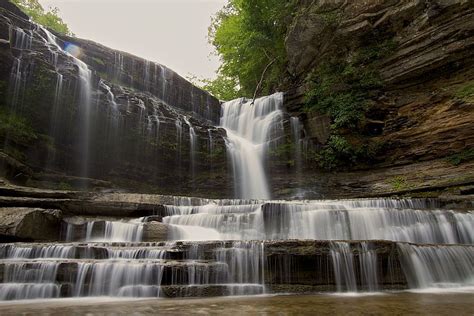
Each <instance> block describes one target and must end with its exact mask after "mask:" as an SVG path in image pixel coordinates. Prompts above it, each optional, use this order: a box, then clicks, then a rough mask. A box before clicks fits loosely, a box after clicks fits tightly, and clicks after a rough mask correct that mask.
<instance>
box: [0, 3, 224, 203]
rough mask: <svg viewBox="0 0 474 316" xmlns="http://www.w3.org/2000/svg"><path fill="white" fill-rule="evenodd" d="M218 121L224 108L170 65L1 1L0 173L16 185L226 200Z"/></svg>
mask: <svg viewBox="0 0 474 316" xmlns="http://www.w3.org/2000/svg"><path fill="white" fill-rule="evenodd" d="M66 52H67V53H66ZM74 56H75V57H74ZM219 116H220V102H219V100H217V99H216V98H214V97H212V96H211V95H210V94H208V93H207V92H205V91H203V90H201V89H199V88H197V87H195V86H193V85H192V84H191V83H189V82H188V81H186V80H185V79H183V78H182V77H180V76H179V75H178V74H176V73H175V72H173V71H172V70H170V69H168V68H166V67H165V66H163V65H160V64H157V63H154V62H150V61H147V60H144V59H141V58H138V57H136V56H133V55H130V54H127V53H123V52H119V51H116V50H113V49H110V48H107V47H104V46H102V45H99V44H96V43H94V42H91V41H86V40H81V39H77V38H71V37H66V36H60V35H58V34H56V35H54V34H50V33H48V31H46V30H45V29H43V28H42V27H40V26H38V25H36V24H33V23H31V22H30V21H29V19H28V17H27V16H25V15H24V14H23V13H21V11H19V10H18V9H17V8H16V7H15V6H13V5H11V4H10V3H9V2H8V1H2V2H1V3H0V120H1V124H2V126H1V127H0V139H1V143H2V145H1V146H0V147H1V153H0V163H1V164H2V166H1V167H0V170H1V171H2V173H3V174H2V175H3V176H6V177H8V178H10V179H11V180H12V181H16V182H25V181H28V182H29V184H31V185H41V186H53V187H57V185H58V184H60V186H62V187H66V188H67V187H79V186H84V185H87V186H89V188H94V187H111V186H112V187H113V186H116V187H120V188H126V189H134V190H144V191H149V192H153V191H155V192H163V193H164V192H168V193H180V194H187V193H188V194H191V192H192V193H193V194H201V195H216V196H217V195H218V196H228V195H229V194H230V193H229V192H232V188H231V187H230V186H231V180H229V179H228V174H230V173H229V172H228V170H227V162H226V154H225V144H224V139H223V136H225V131H224V130H221V129H218V128H215V127H214V126H216V125H218V122H219ZM191 149H193V150H191ZM92 179H96V180H92Z"/></svg>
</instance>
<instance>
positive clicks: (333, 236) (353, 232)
mask: <svg viewBox="0 0 474 316" xmlns="http://www.w3.org/2000/svg"><path fill="white" fill-rule="evenodd" d="M176 202H177V203H176V204H178V205H179V203H182V202H183V201H176ZM202 202H203V203H204V204H201V205H196V206H192V202H191V201H187V203H185V205H182V206H171V205H170V206H166V212H167V215H168V216H166V217H164V219H163V221H164V222H165V223H167V224H172V225H177V226H182V228H183V230H184V231H186V233H185V235H186V238H184V239H185V240H190V239H192V238H198V239H196V240H202V238H203V237H205V235H203V236H199V237H198V236H197V235H196V236H194V237H192V232H191V230H189V229H190V227H191V226H192V227H193V229H195V230H196V232H197V231H198V230H199V229H201V233H202V234H206V233H207V234H211V232H210V231H209V229H211V230H212V234H211V235H208V236H209V238H210V239H215V238H216V236H217V235H216V233H217V234H219V235H220V236H221V237H220V238H221V239H234V240H249V239H270V240H285V239H316V240H392V241H402V242H413V243H440V244H456V243H461V244H472V243H474V233H473V230H472V229H470V228H469V227H472V225H473V224H474V212H454V211H445V210H436V209H429V206H430V205H429V204H426V203H424V202H423V201H417V200H388V199H379V200H346V201H309V202H299V203H288V202H281V201H280V202H279V201H274V202H269V203H262V202H258V201H240V203H235V204H233V201H225V200H224V201H209V200H207V201H206V200H203V201H202ZM249 202H251V203H249ZM190 203H191V204H190ZM206 203H207V204H206ZM202 229H205V230H202ZM176 230H177V231H179V230H180V228H179V227H178V228H176ZM179 236H180V235H179V233H177V234H176V235H174V236H172V237H170V239H172V240H179V238H180V237H179ZM211 236H212V238H211ZM181 237H184V236H181Z"/></svg>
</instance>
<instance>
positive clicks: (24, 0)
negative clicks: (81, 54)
mask: <svg viewBox="0 0 474 316" xmlns="http://www.w3.org/2000/svg"><path fill="white" fill-rule="evenodd" d="M10 1H11V2H13V3H14V4H16V5H17V6H18V7H19V8H20V9H21V10H22V11H23V12H25V14H27V15H28V16H29V17H31V19H32V20H33V21H35V22H36V23H39V24H41V25H43V26H45V27H47V28H50V29H52V30H53V31H56V32H58V33H61V34H65V35H74V34H73V33H72V32H71V31H70V30H69V27H68V26H67V24H66V23H64V21H63V20H62V19H61V17H60V16H59V9H58V8H52V9H50V10H49V11H45V10H44V8H43V6H42V5H41V4H40V3H39V2H38V0H10Z"/></svg>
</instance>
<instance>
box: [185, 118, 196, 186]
mask: <svg viewBox="0 0 474 316" xmlns="http://www.w3.org/2000/svg"><path fill="white" fill-rule="evenodd" d="M184 121H185V122H186V124H187V125H188V127H189V156H190V157H189V158H190V161H191V178H192V179H193V180H194V178H195V175H196V148H197V135H196V131H195V130H194V127H193V125H192V124H191V122H190V121H189V119H188V118H187V117H186V116H184Z"/></svg>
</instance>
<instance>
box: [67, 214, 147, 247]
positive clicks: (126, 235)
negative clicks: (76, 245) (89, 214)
mask: <svg viewBox="0 0 474 316" xmlns="http://www.w3.org/2000/svg"><path fill="white" fill-rule="evenodd" d="M141 220H142V219H141V218H140V219H137V220H133V221H129V222H117V221H115V222H114V221H91V222H87V224H86V225H85V230H84V229H83V228H82V227H77V225H74V224H70V223H68V224H67V227H66V237H65V240H66V241H74V240H80V241H85V242H139V241H141V240H142V235H143V223H142V222H141ZM78 230H79V231H78Z"/></svg>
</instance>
